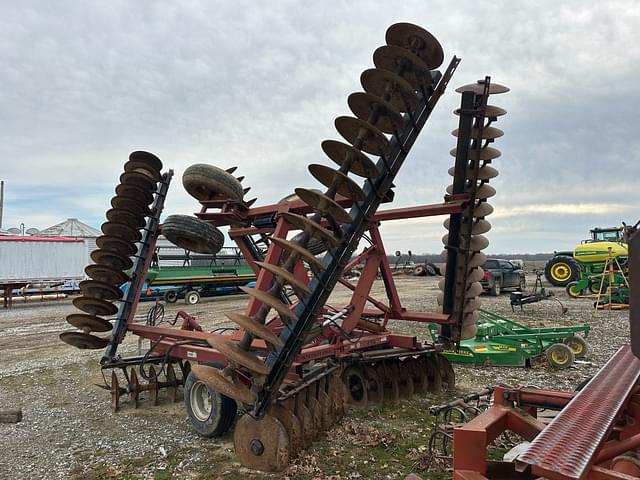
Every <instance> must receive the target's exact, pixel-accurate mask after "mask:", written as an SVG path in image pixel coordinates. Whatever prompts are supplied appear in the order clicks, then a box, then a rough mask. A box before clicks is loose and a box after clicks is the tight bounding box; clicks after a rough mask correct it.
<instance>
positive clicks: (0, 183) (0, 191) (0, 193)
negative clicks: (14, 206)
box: [0, 180, 4, 229]
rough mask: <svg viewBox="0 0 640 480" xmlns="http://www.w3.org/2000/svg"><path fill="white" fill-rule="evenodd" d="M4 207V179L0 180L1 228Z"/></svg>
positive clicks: (0, 225)
mask: <svg viewBox="0 0 640 480" xmlns="http://www.w3.org/2000/svg"><path fill="white" fill-rule="evenodd" d="M3 208H4V180H0V229H2V210H3Z"/></svg>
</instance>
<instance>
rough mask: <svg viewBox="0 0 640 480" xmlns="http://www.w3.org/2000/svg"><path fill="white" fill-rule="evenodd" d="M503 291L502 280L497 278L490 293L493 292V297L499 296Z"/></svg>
mask: <svg viewBox="0 0 640 480" xmlns="http://www.w3.org/2000/svg"><path fill="white" fill-rule="evenodd" d="M501 291H502V288H501V285H500V280H496V281H495V282H493V285H491V289H490V290H489V293H490V294H491V296H492V297H497V296H498V295H500V292H501Z"/></svg>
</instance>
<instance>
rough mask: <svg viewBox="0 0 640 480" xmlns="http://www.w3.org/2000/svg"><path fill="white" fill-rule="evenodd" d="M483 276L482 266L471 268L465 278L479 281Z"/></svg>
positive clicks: (470, 280)
mask: <svg viewBox="0 0 640 480" xmlns="http://www.w3.org/2000/svg"><path fill="white" fill-rule="evenodd" d="M483 278H484V270H482V268H480V267H478V268H472V269H471V271H470V272H469V274H468V275H467V280H468V281H469V282H479V281H480V280H482V279H483Z"/></svg>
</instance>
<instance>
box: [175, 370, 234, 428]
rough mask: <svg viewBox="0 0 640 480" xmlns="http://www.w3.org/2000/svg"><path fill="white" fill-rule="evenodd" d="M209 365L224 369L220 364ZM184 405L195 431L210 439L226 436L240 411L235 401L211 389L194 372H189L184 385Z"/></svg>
mask: <svg viewBox="0 0 640 480" xmlns="http://www.w3.org/2000/svg"><path fill="white" fill-rule="evenodd" d="M207 365H210V366H212V367H215V368H222V365H220V364H219V363H210V364H207ZM184 403H185V406H186V409H187V416H188V417H189V420H190V421H191V425H192V426H193V428H194V429H195V431H196V432H197V433H198V434H199V435H201V436H203V437H208V438H210V437H219V436H221V435H224V434H225V433H226V432H227V431H228V430H229V428H230V427H231V425H232V424H233V422H234V420H235V418H236V413H237V410H238V406H237V404H236V402H235V400H232V399H231V398H229V397H226V396H224V395H222V394H221V393H218V392H216V391H215V390H212V389H210V388H209V387H208V386H207V385H206V384H204V383H203V382H201V381H200V380H198V377H197V376H196V375H195V374H194V373H193V372H189V375H188V376H187V380H186V381H185V383H184Z"/></svg>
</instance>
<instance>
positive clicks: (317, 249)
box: [291, 233, 327, 255]
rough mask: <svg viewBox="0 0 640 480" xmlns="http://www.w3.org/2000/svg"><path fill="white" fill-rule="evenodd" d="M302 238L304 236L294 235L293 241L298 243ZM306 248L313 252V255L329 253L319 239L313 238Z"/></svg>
mask: <svg viewBox="0 0 640 480" xmlns="http://www.w3.org/2000/svg"><path fill="white" fill-rule="evenodd" d="M300 237H302V234H301V233H298V234H297V235H294V237H293V238H292V239H291V241H292V242H296V243H297V242H298V241H299V240H300ZM306 248H307V250H309V251H310V252H311V255H320V254H322V253H324V252H326V251H327V247H326V246H325V244H324V242H323V241H322V240H319V239H317V238H311V239H310V240H309V243H308V244H307V247H306Z"/></svg>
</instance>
